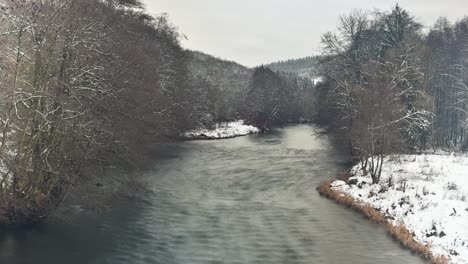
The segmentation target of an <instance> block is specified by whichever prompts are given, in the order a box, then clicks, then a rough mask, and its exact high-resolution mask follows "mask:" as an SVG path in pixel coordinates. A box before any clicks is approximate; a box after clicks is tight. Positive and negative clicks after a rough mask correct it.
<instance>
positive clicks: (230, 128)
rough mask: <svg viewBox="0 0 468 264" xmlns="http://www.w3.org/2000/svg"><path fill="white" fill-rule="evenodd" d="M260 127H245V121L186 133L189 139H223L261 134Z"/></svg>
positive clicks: (185, 135) (185, 136)
mask: <svg viewBox="0 0 468 264" xmlns="http://www.w3.org/2000/svg"><path fill="white" fill-rule="evenodd" d="M260 131H261V130H260V128H258V127H254V126H250V125H245V124H244V121H243V120H239V121H234V122H226V123H220V124H217V125H216V127H215V128H214V129H206V128H200V129H195V130H191V131H187V132H185V133H184V134H183V135H182V136H183V137H184V138H187V139H222V138H232V137H237V136H245V135H249V134H255V133H259V132H260Z"/></svg>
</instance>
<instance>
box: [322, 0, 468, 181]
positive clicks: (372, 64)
mask: <svg viewBox="0 0 468 264" xmlns="http://www.w3.org/2000/svg"><path fill="white" fill-rule="evenodd" d="M322 44H323V55H324V58H323V59H322V61H321V66H320V67H321V72H322V73H321V75H322V76H324V77H325V80H326V81H325V82H323V83H322V84H321V85H320V87H318V96H319V98H318V99H317V102H319V104H318V106H317V107H318V113H317V114H318V116H317V120H318V121H319V122H321V123H323V124H327V125H329V126H330V129H331V131H333V132H334V133H336V134H337V135H338V138H339V139H340V142H341V143H343V144H344V145H346V146H347V148H348V150H349V152H350V153H351V154H352V155H353V157H355V158H356V159H359V160H361V161H362V164H363V169H365V170H368V172H369V173H370V174H371V176H372V177H373V180H374V182H378V181H379V180H380V173H381V171H382V162H383V156H384V155H385V154H389V153H405V152H421V151H424V150H427V149H437V148H442V149H450V150H467V148H468V138H467V131H466V124H467V123H466V122H467V121H468V119H467V110H468V108H467V99H468V98H467V95H468V93H467V92H468V89H467V88H468V87H467V77H468V75H467V71H466V70H467V68H466V67H467V66H468V64H467V63H468V53H467V51H468V18H464V19H462V20H460V21H458V22H456V23H454V24H452V23H450V22H449V21H448V20H447V19H445V18H440V19H439V20H438V21H437V22H436V24H435V25H434V26H432V27H431V28H430V30H429V31H428V32H425V31H423V25H421V24H420V23H418V22H417V21H416V20H415V19H414V18H413V17H412V16H411V15H410V14H409V13H408V12H407V11H406V10H404V9H402V8H401V7H400V6H398V5H397V6H395V7H394V8H393V9H392V10H390V11H384V12H363V11H355V12H353V13H351V14H348V15H344V16H342V17H340V19H339V24H338V28H337V30H336V32H329V33H326V34H324V35H323V37H322Z"/></svg>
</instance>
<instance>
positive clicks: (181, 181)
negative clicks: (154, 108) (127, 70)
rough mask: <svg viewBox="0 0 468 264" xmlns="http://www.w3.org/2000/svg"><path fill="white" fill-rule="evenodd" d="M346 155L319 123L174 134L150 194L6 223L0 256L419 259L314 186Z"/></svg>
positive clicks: (190, 261)
mask: <svg viewBox="0 0 468 264" xmlns="http://www.w3.org/2000/svg"><path fill="white" fill-rule="evenodd" d="M343 159H344V157H343V156H342V155H340V153H339V152H338V151H337V150H335V149H334V148H333V147H332V146H331V144H330V142H329V139H328V138H327V136H326V135H321V134H320V133H318V132H317V131H316V129H315V128H314V127H313V126H309V125H295V126H287V127H285V128H278V129H275V130H273V131H272V132H271V133H268V134H266V135H252V136H247V137H239V138H234V139H228V140H219V141H195V142H186V143H178V144H174V145H171V146H169V147H167V149H165V151H164V154H163V155H162V156H161V158H160V159H159V161H158V162H157V164H156V166H155V169H154V170H153V171H151V172H149V173H147V175H145V179H146V182H147V186H148V188H149V189H151V190H152V192H150V194H148V197H146V200H147V202H145V203H141V202H140V203H136V202H135V203H133V202H129V203H123V204H122V203H120V204H119V205H117V206H116V207H115V208H114V209H113V210H112V211H111V213H108V214H102V215H98V216H95V217H90V216H79V215H77V216H76V217H72V219H73V220H70V221H65V222H58V223H52V224H45V225H42V226H40V227H35V228H22V229H18V230H9V231H6V230H4V231H0V263H8V264H10V263H11V264H29V263H31V264H33V263H34V264H36V263H37V264H42V263H44V264H65V263H67V264H74V263H77V264H88V263H90V264H101V263H109V264H120V263H122V264H133V263H135V264H140V263H145V264H146V263H161V264H202V263H203V264H204V263H209V264H215V263H220V264H221V263H232V264H234V263H238V264H247V263H271V264H276V263H285V264H294V263H307V264H310V263H326V264H328V263H337V264H341V263H369V264H374V263H379V264H386V263H410V264H411V263H423V261H422V260H421V259H420V258H419V257H417V256H415V255H412V254H411V253H410V252H409V251H407V250H405V249H403V248H402V247H401V246H400V245H399V244H398V243H397V242H395V241H393V240H392V239H391V238H390V237H388V236H387V235H386V233H385V230H383V228H381V227H379V226H377V225H374V224H371V223H370V222H369V221H367V220H365V219H364V218H363V217H362V216H361V215H360V214H358V213H356V212H353V211H351V210H348V209H345V208H343V207H341V206H339V205H336V204H335V203H334V202H332V201H329V200H327V199H325V198H322V197H320V196H319V195H318V193H317V191H316V190H315V188H316V187H317V186H318V184H319V183H320V182H321V181H323V180H325V179H327V178H330V177H332V176H333V175H336V173H337V172H338V171H339V170H340V169H342V165H340V164H341V163H342V160H343Z"/></svg>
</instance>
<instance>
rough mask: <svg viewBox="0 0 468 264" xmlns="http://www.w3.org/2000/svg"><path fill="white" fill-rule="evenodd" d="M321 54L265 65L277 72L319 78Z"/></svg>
mask: <svg viewBox="0 0 468 264" xmlns="http://www.w3.org/2000/svg"><path fill="white" fill-rule="evenodd" d="M320 58H321V57H320V56H313V57H305V58H301V59H291V60H286V61H279V62H274V63H271V64H267V65H265V66H266V67H268V68H270V69H272V70H273V71H276V72H287V73H296V74H298V75H299V76H300V77H304V78H312V79H314V78H317V76H318V75H319V63H320Z"/></svg>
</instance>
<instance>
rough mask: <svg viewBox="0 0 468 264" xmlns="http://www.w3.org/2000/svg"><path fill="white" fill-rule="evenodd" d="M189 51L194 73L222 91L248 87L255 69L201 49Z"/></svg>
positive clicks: (190, 66) (239, 89)
mask: <svg viewBox="0 0 468 264" xmlns="http://www.w3.org/2000/svg"><path fill="white" fill-rule="evenodd" d="M187 52H188V54H189V58H190V62H189V68H190V71H191V72H192V74H193V75H195V76H197V77H201V78H203V79H205V80H206V81H208V82H209V83H210V84H211V85H213V86H215V87H217V88H218V89H219V90H220V91H221V92H236V91H242V90H245V89H246V88H247V86H248V83H249V80H250V77H251V76H252V74H253V69H249V68H247V67H245V66H242V65H240V64H238V63H236V62H233V61H227V60H223V59H220V58H216V57H214V56H211V55H208V54H205V53H202V52H199V51H191V50H189V51H187Z"/></svg>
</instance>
